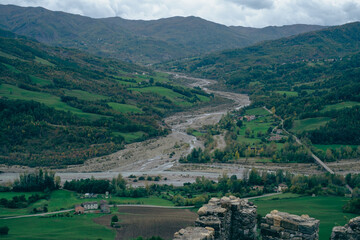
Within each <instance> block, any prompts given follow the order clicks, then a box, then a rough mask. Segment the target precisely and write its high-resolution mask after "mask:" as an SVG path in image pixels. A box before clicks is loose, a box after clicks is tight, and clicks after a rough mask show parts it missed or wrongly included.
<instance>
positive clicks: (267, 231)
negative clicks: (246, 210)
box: [261, 210, 320, 240]
mask: <svg viewBox="0 0 360 240" xmlns="http://www.w3.org/2000/svg"><path fill="white" fill-rule="evenodd" d="M319 223H320V221H319V220H316V219H315V218H311V217H309V216H308V215H301V216H297V215H293V214H289V213H285V212H279V211H277V210H274V211H271V213H269V214H267V215H266V216H265V217H264V218H263V219H262V222H261V236H262V239H263V240H281V239H292V240H315V239H319Z"/></svg>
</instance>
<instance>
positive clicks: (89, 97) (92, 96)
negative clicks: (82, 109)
mask: <svg viewBox="0 0 360 240" xmlns="http://www.w3.org/2000/svg"><path fill="white" fill-rule="evenodd" d="M64 91H65V95H66V96H70V97H77V98H78V99H81V100H85V101H97V100H105V99H108V98H109V97H107V96H103V95H99V94H96V93H89V92H85V91H82V90H67V89H65V90H64Z"/></svg>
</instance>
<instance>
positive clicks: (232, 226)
mask: <svg viewBox="0 0 360 240" xmlns="http://www.w3.org/2000/svg"><path fill="white" fill-rule="evenodd" d="M198 214H199V218H198V219H197V220H196V222H195V225H196V226H197V227H211V228H213V229H214V231H215V234H214V239H221V240H232V239H243V240H252V239H256V215H257V213H256V206H254V205H253V204H252V203H250V202H248V201H247V200H244V199H240V198H236V197H233V196H231V197H223V198H221V199H218V198H212V199H211V200H210V201H209V203H208V204H206V205H204V206H203V207H202V208H200V209H199V211H198Z"/></svg>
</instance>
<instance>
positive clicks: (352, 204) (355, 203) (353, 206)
mask: <svg viewBox="0 0 360 240" xmlns="http://www.w3.org/2000/svg"><path fill="white" fill-rule="evenodd" d="M343 211H344V212H348V213H355V214H360V198H355V199H351V200H350V201H349V202H348V203H346V204H345V205H344V206H343Z"/></svg>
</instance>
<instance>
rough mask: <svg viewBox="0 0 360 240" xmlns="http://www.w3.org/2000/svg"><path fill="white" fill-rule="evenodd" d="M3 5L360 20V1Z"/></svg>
mask: <svg viewBox="0 0 360 240" xmlns="http://www.w3.org/2000/svg"><path fill="white" fill-rule="evenodd" d="M0 3H1V4H14V5H20V6H42V7H44V8H47V9H50V10H58V11H64V12H69V13H76V14H81V15H85V16H89V17H95V18H103V17H114V16H119V17H122V18H126V19H144V20H150V19H159V18H166V17H172V16H198V17H201V18H204V19H207V20H210V21H213V22H218V23H222V24H225V25H236V26H249V27H264V26H269V25H277V26H281V25H288V24H295V23H305V24H319V25H340V24H344V23H347V22H353V21H359V20H360V0H0Z"/></svg>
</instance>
